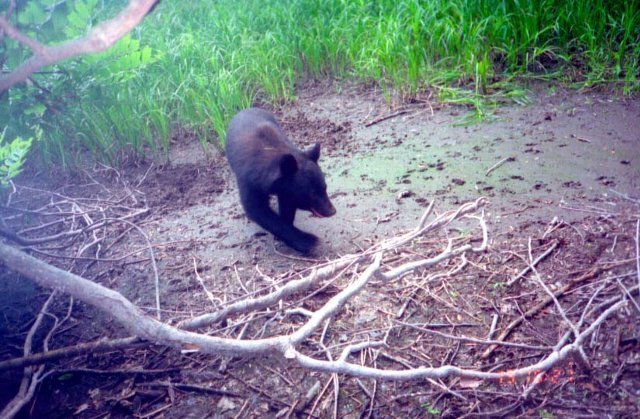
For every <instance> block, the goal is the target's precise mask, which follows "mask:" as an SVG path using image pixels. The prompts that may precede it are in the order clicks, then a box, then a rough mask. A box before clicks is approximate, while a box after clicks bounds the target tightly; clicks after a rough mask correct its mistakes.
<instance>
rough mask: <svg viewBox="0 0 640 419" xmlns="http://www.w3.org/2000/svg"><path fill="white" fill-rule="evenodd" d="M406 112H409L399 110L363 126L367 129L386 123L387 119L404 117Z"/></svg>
mask: <svg viewBox="0 0 640 419" xmlns="http://www.w3.org/2000/svg"><path fill="white" fill-rule="evenodd" d="M407 112H409V111H408V110H407V109H402V110H399V111H397V112H394V113H391V114H388V115H384V116H381V117H380V118H376V119H374V120H373V121H371V122H367V123H366V124H364V126H365V127H367V128H369V127H370V126H373V125H376V124H379V123H380V122H382V121H386V120H387V119H391V118H395V117H396V116H400V115H404V114H405V113H407Z"/></svg>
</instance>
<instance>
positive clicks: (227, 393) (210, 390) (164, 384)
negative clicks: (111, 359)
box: [137, 381, 243, 397]
mask: <svg viewBox="0 0 640 419" xmlns="http://www.w3.org/2000/svg"><path fill="white" fill-rule="evenodd" d="M137 385H138V386H140V387H143V386H146V387H167V388H172V387H175V388H178V389H180V390H191V391H200V392H203V393H209V394H216V395H220V396H228V397H243V396H242V395H241V394H238V393H235V392H233V391H228V390H220V389H217V388H212V387H206V386H200V385H197V384H188V383H175V382H171V381H154V382H151V383H138V384H137Z"/></svg>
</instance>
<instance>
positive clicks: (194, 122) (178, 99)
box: [44, 0, 640, 159]
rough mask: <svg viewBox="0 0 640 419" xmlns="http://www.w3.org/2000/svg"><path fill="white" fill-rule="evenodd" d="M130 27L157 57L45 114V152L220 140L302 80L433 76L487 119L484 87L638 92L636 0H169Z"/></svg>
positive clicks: (409, 81) (397, 88) (411, 82)
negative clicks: (546, 83) (564, 85)
mask: <svg viewBox="0 0 640 419" xmlns="http://www.w3.org/2000/svg"><path fill="white" fill-rule="evenodd" d="M134 38H137V39H139V40H140V42H141V45H143V46H149V47H151V49H152V57H153V59H151V60H150V63H149V64H147V65H144V66H141V67H140V68H139V69H137V70H133V71H131V72H129V73H126V74H127V76H126V77H114V76H111V75H109V74H107V75H104V74H103V75H101V76H100V77H95V78H94V80H93V83H95V84H94V85H92V86H91V88H87V90H86V91H79V92H77V95H78V96H79V100H78V101H76V102H74V104H69V105H68V106H67V108H66V109H65V110H64V112H60V113H57V114H55V115H48V116H47V117H46V118H45V119H46V121H45V125H47V126H48V127H49V128H50V129H49V130H47V131H46V134H47V136H48V137H49V141H48V143H47V145H46V146H44V148H45V152H46V153H49V154H50V155H52V156H54V155H55V156H57V157H58V158H62V157H64V156H65V154H68V150H70V149H72V148H70V147H68V144H69V141H73V142H76V143H80V144H82V145H84V147H86V148H88V149H90V150H91V151H92V152H93V153H94V154H95V155H97V156H99V157H101V158H106V159H117V158H118V156H119V155H120V154H119V153H121V152H122V150H125V151H126V150H128V149H131V150H134V151H138V152H145V151H146V150H156V151H162V150H164V151H166V150H167V147H168V142H169V136H170V133H171V130H172V127H174V126H176V125H180V126H183V127H186V128H188V129H191V130H193V131H195V132H196V133H197V134H198V136H199V138H200V139H201V140H202V141H203V142H204V141H214V142H218V143H220V144H222V142H223V140H224V135H225V130H226V126H227V123H228V121H229V119H230V118H231V117H232V116H233V114H234V113H235V112H236V111H237V110H239V109H240V108H243V107H247V106H249V105H250V104H251V103H253V102H254V101H255V100H256V99H259V100H261V101H266V102H273V103H276V102H281V101H287V100H291V99H293V98H294V97H295V85H296V82H297V81H298V80H300V79H303V78H306V77H326V76H335V77H350V78H354V79H357V80H363V81H367V82H374V83H377V84H378V85H379V86H381V87H382V88H383V89H385V90H386V91H387V92H391V91H393V92H399V93H400V94H402V95H405V96H412V95H415V94H416V93H417V92H419V91H420V90H421V89H425V88H428V87H435V88H437V89H438V90H439V91H440V92H441V97H442V99H443V100H450V101H459V102H461V103H469V104H471V105H473V106H474V107H475V109H476V111H477V116H478V117H479V118H482V117H484V116H485V108H483V106H484V105H483V104H484V103H486V102H485V101H484V98H487V97H489V98H491V97H499V98H502V99H504V98H508V97H509V96H511V97H514V98H516V100H522V96H521V95H519V94H518V92H519V91H520V90H518V88H513V87H512V88H511V89H505V87H504V86H505V84H504V81H513V80H522V79H526V78H539V77H544V78H547V79H549V78H552V79H553V78H555V79H559V80H563V81H568V82H570V83H577V84H579V85H593V84H597V83H609V82H610V83H615V84H616V85H619V86H621V87H622V89H623V91H624V93H625V94H630V93H632V92H637V91H638V90H639V89H640V83H639V81H638V77H639V76H640V0H631V1H605V0H574V1H571V2H567V1H560V0H540V1H535V2H534V1H524V0H523V1H520V0H450V1H449V0H380V1H364V0H244V1H239V0H218V1H204V0H202V1H192V2H182V1H180V2H176V1H174V2H168V1H164V2H162V3H160V5H159V6H158V7H157V8H156V11H155V12H154V13H153V14H152V15H151V16H149V17H148V18H147V19H146V20H145V22H144V23H143V24H142V25H141V26H140V27H139V29H138V30H136V31H135V34H134ZM96 65H100V63H99V62H98V63H97V64H96ZM496 81H500V82H501V84H500V83H498V84H496V83H495V82H496ZM96 84H97V86H96ZM511 86H513V84H512V85H511ZM96 92H99V94H97V93H96ZM496 95H497V96H496ZM64 158H68V156H67V157H64Z"/></svg>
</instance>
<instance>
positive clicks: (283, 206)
mask: <svg viewBox="0 0 640 419" xmlns="http://www.w3.org/2000/svg"><path fill="white" fill-rule="evenodd" d="M278 212H279V213H280V219H282V221H284V222H285V223H287V224H291V225H293V221H294V220H295V219H296V206H295V205H293V204H292V203H291V201H289V200H287V198H285V197H283V196H282V195H278Z"/></svg>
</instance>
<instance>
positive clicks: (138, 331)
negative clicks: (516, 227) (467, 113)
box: [0, 200, 627, 380]
mask: <svg viewBox="0 0 640 419" xmlns="http://www.w3.org/2000/svg"><path fill="white" fill-rule="evenodd" d="M482 202H483V201H482V200H479V201H477V202H476V203H475V205H471V206H469V205H466V206H463V207H462V209H464V210H458V211H451V212H448V213H446V214H447V217H445V218H442V216H440V217H437V218H436V220H434V221H432V222H431V223H429V224H426V220H424V219H423V220H421V221H420V224H421V226H419V227H418V228H417V230H415V231H423V232H424V231H425V230H428V229H429V228H433V226H434V225H438V226H441V227H442V226H445V225H447V224H448V223H450V222H451V221H453V220H454V219H456V218H461V217H465V214H464V213H465V211H468V210H469V208H475V209H478V208H479V207H480V206H482ZM473 218H476V219H477V220H478V224H479V225H480V227H481V230H482V237H483V241H482V244H481V245H480V246H478V247H476V248H473V247H471V246H470V245H469V244H460V245H456V246H454V245H453V244H452V242H450V243H449V245H448V246H447V247H446V248H445V249H444V250H443V251H442V252H441V253H440V254H439V255H436V256H434V257H431V258H427V259H424V260H423V261H419V262H420V263H419V264H418V265H415V262H406V263H404V264H401V265H400V266H396V267H390V268H389V267H384V268H383V266H382V261H383V257H384V254H385V252H386V251H391V250H394V246H393V245H390V243H391V241H387V242H384V243H381V244H379V245H376V246H373V247H372V248H371V249H369V250H365V251H364V252H362V253H361V254H359V255H352V256H351V258H350V259H349V260H348V261H345V260H343V259H339V260H338V261H340V262H338V261H334V262H330V263H329V264H328V265H327V266H325V267H324V268H327V269H328V271H331V270H333V269H335V266H336V264H338V265H339V264H340V263H347V264H350V263H353V261H354V260H358V261H359V263H360V264H362V263H365V264H366V268H365V269H364V271H361V272H360V273H357V272H356V275H355V277H354V279H353V280H352V281H351V282H350V283H349V284H348V285H347V286H346V287H345V288H343V289H342V290H340V291H339V292H338V293H337V294H336V295H334V296H333V297H331V298H330V299H329V300H328V301H326V302H325V303H323V304H322V305H321V306H320V307H319V308H317V309H316V310H314V311H311V310H308V313H307V317H308V319H307V320H306V322H304V323H303V324H302V325H301V326H299V327H297V328H296V329H295V330H293V331H291V332H290V333H288V334H284V335H279V336H274V337H268V338H263V339H254V340H250V339H247V340H241V339H234V338H225V337H217V336H209V335H205V334H199V333H194V332H190V331H185V330H181V329H178V328H176V327H173V326H170V325H168V324H165V323H162V322H160V321H158V320H155V319H153V318H151V317H150V316H148V315H146V314H145V313H143V312H142V311H141V310H140V309H139V308H138V307H136V306H134V305H133V304H132V303H131V302H130V301H128V300H127V299H125V298H124V297H123V296H122V295H121V294H119V293H117V292H115V291H113V290H110V289H108V288H105V287H103V286H101V285H99V284H96V283H94V282H92V281H89V280H86V279H84V278H82V277H79V276H77V275H74V274H72V273H69V272H66V271H63V270H61V269H58V268H55V267H53V266H51V265H48V264H46V263H44V262H42V261H40V260H38V259H36V258H33V257H32V256H29V255H27V254H25V253H24V252H21V251H19V250H16V249H14V248H12V247H10V246H7V245H5V244H2V243H0V260H1V261H3V262H4V264H5V266H6V267H7V268H9V269H12V270H15V271H17V272H19V273H21V274H23V275H25V276H27V277H28V278H31V279H33V280H34V281H36V282H37V283H38V284H40V285H41V286H44V287H48V288H53V289H57V290H60V291H63V292H66V293H69V294H71V295H73V296H74V297H76V298H78V299H81V300H83V301H84V302H86V303H88V304H91V305H93V306H95V307H97V308H99V309H101V310H102V311H104V312H106V313H108V314H109V315H111V316H113V317H114V318H115V319H116V320H117V321H118V322H119V323H120V324H122V325H123V326H124V327H126V328H127V329H128V330H129V332H130V333H131V334H132V335H134V336H137V337H139V338H141V339H144V340H147V341H150V342H154V343H158V344H163V345H167V346H172V347H176V348H183V349H184V350H189V351H193V350H197V351H200V352H203V353H207V354H216V355H231V356H264V355H266V354H269V353H279V354H281V355H282V356H284V357H285V358H287V359H289V360H291V361H293V362H295V363H296V364H297V365H298V366H301V367H303V368H306V369H310V370H316V371H321V372H326V373H330V374H340V373H344V374H348V375H351V376H355V377H362V378H374V379H388V380H412V379H441V378H444V377H447V376H452V375H453V376H458V377H465V378H475V379H483V380H501V379H503V380H506V379H508V380H513V379H516V378H522V377H525V378H530V377H533V376H537V375H538V374H540V373H542V372H544V371H547V370H549V369H550V368H552V367H554V366H555V365H556V364H558V363H559V362H561V361H563V360H565V359H567V358H568V357H569V356H573V355H574V354H576V353H580V352H581V350H582V345H583V343H584V341H585V339H586V338H587V337H588V336H589V335H591V334H592V333H593V332H594V331H595V330H596V329H597V328H598V327H599V326H600V325H601V324H602V323H603V322H604V321H605V320H606V319H607V318H608V317H609V316H611V315H612V314H613V313H615V312H616V311H617V310H619V309H620V308H621V307H623V306H625V305H626V304H627V301H626V300H621V301H617V302H616V301H613V300H612V301H611V304H610V305H609V306H607V307H602V308H603V309H604V312H603V313H601V314H600V315H599V316H598V317H597V318H596V319H595V320H594V321H593V322H592V323H591V324H590V325H588V326H585V327H583V325H582V321H581V322H579V323H578V324H576V325H574V330H572V332H573V338H574V339H573V342H572V343H570V344H566V339H568V337H569V336H570V335H569V334H565V338H563V339H562V340H561V341H560V342H559V343H558V344H557V345H556V346H554V348H552V349H549V350H548V351H549V352H548V353H547V355H546V356H545V357H544V358H542V359H541V360H540V361H538V362H537V363H535V364H533V365H529V366H525V367H522V368H518V369H516V370H508V371H491V372H487V371H480V370H476V369H469V368H460V367H457V366H453V365H442V366H440V367H424V366H420V367H416V368H413V367H412V366H411V365H408V364H407V365H405V367H406V369H400V370H398V369H386V370H383V369H380V368H378V367H377V366H375V365H374V366H367V365H361V364H359V363H356V362H352V361H351V360H350V359H351V358H353V357H354V356H355V355H357V353H358V352H362V351H364V350H368V349H369V348H380V350H382V349H383V348H384V347H386V345H387V343H386V337H385V338H384V339H383V340H381V341H371V342H370V341H368V340H364V341H360V342H357V341H355V342H350V343H349V344H348V345H347V346H346V347H345V348H343V349H342V352H341V354H340V355H339V356H338V357H337V358H336V357H334V356H327V359H317V358H314V357H312V356H310V355H307V354H304V353H302V352H301V349H302V348H304V345H302V343H304V342H307V341H308V339H309V338H310V337H311V335H312V334H314V333H320V329H321V328H322V325H323V324H327V321H329V320H330V319H331V318H332V317H334V316H336V315H337V314H338V312H339V310H340V309H341V307H342V306H344V305H345V303H347V302H348V301H350V300H352V299H353V298H354V297H355V296H356V295H357V294H358V293H360V292H361V291H362V290H363V289H364V287H366V285H367V284H368V283H369V282H370V281H371V280H372V279H374V278H377V279H378V280H380V281H389V280H395V279H397V278H399V277H400V276H402V275H405V274H406V273H408V272H409V271H410V267H415V266H428V265H433V264H436V263H438V262H440V261H443V260H447V259H450V258H453V257H455V256H456V255H457V256H460V255H461V254H464V252H473V251H478V250H480V249H484V248H486V246H487V242H488V239H487V231H486V230H487V228H486V224H485V222H484V220H483V217H482V216H480V217H473ZM408 237H411V239H408ZM416 237H417V236H416V235H414V234H413V233H412V232H411V233H410V234H409V235H408V236H404V237H401V239H400V240H394V241H393V243H394V244H396V245H397V244H398V243H407V242H409V241H410V240H413V239H414V238H416ZM372 249H375V252H372ZM397 250H398V249H395V250H394V251H397ZM320 269H322V268H320ZM318 271H319V269H317V270H316V271H314V273H312V274H311V275H310V277H313V276H314V275H315V274H317V272H318ZM574 283H575V282H574ZM298 285H300V284H298ZM305 286H306V284H305ZM277 295H280V296H281V295H282V294H277V291H276V292H273V293H271V294H269V299H270V301H272V303H277V301H279V300H278V299H277V298H276V296H277ZM594 298H595V297H594ZM258 299H260V298H258ZM247 302H248V304H247ZM264 302H265V301H264V300H263V301H261V303H257V302H256V300H248V301H243V302H242V303H244V308H245V309H246V308H250V309H255V308H256V307H257V306H259V305H260V304H262V303H264ZM232 306H233V304H232ZM236 309H239V308H238V307H236ZM239 312H240V313H242V312H244V313H246V311H242V310H239ZM227 314H228V313H227ZM218 318H219V317H218ZM583 319H584V316H583ZM580 329H581V330H580ZM323 335H324V332H323ZM443 337H445V336H443ZM321 340H322V339H321ZM483 343H485V344H490V343H493V342H491V341H484V342H483ZM326 349H327V348H326V347H325V351H323V353H326ZM327 355H330V353H327ZM403 365H404V364H403Z"/></svg>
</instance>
